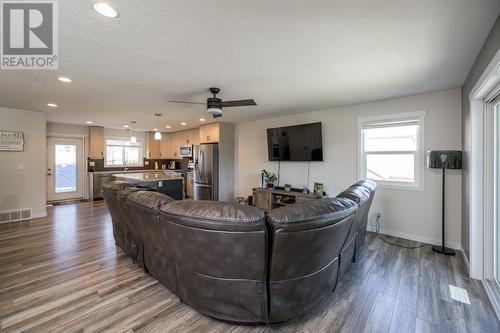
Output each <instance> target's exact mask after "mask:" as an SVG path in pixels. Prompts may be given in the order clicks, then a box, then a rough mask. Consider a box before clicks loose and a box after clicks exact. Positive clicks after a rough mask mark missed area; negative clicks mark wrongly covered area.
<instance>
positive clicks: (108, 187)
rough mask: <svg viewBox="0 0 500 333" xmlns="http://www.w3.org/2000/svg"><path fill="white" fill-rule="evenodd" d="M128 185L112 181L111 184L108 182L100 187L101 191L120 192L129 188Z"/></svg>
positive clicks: (120, 181)
mask: <svg viewBox="0 0 500 333" xmlns="http://www.w3.org/2000/svg"><path fill="white" fill-rule="evenodd" d="M129 186H130V184H129V183H127V182H125V181H123V180H113V181H111V182H108V183H106V184H102V185H101V190H108V191H121V190H123V189H124V188H126V187H129Z"/></svg>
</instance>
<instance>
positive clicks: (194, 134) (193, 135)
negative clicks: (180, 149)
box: [187, 128, 200, 145]
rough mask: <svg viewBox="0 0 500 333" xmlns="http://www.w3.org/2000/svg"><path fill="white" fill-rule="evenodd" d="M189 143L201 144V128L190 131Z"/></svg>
mask: <svg viewBox="0 0 500 333" xmlns="http://www.w3.org/2000/svg"><path fill="white" fill-rule="evenodd" d="M187 144H188V145H199V144H200V130H199V129H198V128H195V129H192V130H189V131H188V142H187Z"/></svg>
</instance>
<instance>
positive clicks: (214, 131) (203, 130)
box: [200, 123, 220, 143]
mask: <svg viewBox="0 0 500 333" xmlns="http://www.w3.org/2000/svg"><path fill="white" fill-rule="evenodd" d="M219 130H220V126H219V123H212V124H206V125H203V126H201V127H200V143H218V142H219Z"/></svg>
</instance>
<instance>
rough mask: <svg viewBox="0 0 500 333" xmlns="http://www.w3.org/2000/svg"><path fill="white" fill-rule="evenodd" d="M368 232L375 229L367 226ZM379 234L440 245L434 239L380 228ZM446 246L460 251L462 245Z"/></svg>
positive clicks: (450, 244)
mask: <svg viewBox="0 0 500 333" xmlns="http://www.w3.org/2000/svg"><path fill="white" fill-rule="evenodd" d="M367 230H368V231H371V232H375V231H376V230H375V228H372V227H371V226H369V227H368V228H367ZM379 233H381V234H384V235H388V236H393V237H399V238H404V239H409V240H412V241H416V242H421V243H427V244H432V245H441V240H440V239H434V238H428V237H423V236H418V235H412V234H407V233H404V232H400V231H395V230H389V229H385V228H380V230H379ZM446 246H447V247H449V248H452V249H454V250H458V251H462V245H461V244H458V243H454V242H446Z"/></svg>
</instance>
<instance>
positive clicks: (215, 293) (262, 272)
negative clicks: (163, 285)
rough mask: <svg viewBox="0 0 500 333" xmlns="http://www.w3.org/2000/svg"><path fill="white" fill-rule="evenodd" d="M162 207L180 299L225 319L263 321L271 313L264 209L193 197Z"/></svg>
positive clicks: (163, 222)
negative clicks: (267, 280)
mask: <svg viewBox="0 0 500 333" xmlns="http://www.w3.org/2000/svg"><path fill="white" fill-rule="evenodd" d="M160 210H161V214H160V223H161V224H162V225H165V226H166V233H167V239H168V243H169V246H170V248H171V251H172V253H173V257H174V260H175V263H176V267H177V272H178V277H179V278H178V286H177V289H178V294H179V296H180V297H181V299H183V300H184V301H185V302H186V303H188V304H190V305H192V306H193V307H195V308H198V309H201V310H202V312H204V313H209V314H210V313H211V314H213V315H218V316H219V317H221V316H222V318H224V319H226V320H233V321H234V320H236V319H237V318H248V321H250V322H252V321H262V320H263V318H265V316H266V314H267V312H266V309H267V302H266V300H267V297H266V282H265V281H266V276H267V275H266V273H267V252H266V249H267V233H266V223H265V214H264V212H263V211H262V210H260V209H258V208H255V207H252V206H246V205H241V204H236V203H229V202H216V201H190V200H183V201H174V202H171V203H168V204H166V205H164V206H162V207H161V208H160ZM221 306H223V308H220V307H221ZM221 314H224V315H221Z"/></svg>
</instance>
